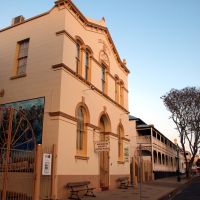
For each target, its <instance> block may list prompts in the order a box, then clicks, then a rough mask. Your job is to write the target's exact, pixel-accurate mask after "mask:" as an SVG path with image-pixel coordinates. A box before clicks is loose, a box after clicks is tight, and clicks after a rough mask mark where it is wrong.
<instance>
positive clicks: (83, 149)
mask: <svg viewBox="0 0 200 200" xmlns="http://www.w3.org/2000/svg"><path fill="white" fill-rule="evenodd" d="M0 44H1V46H0V51H1V53H0V66H1V67H0V91H1V95H0V104H1V107H4V108H5V107H14V108H15V109H16V110H20V112H21V113H22V114H23V116H26V117H27V118H28V120H32V121H31V125H32V126H33V127H34V128H33V131H34V134H35V135H34V143H36V144H41V145H42V146H43V147H51V146H52V145H54V146H55V149H54V152H55V156H53V158H54V159H53V161H52V162H53V165H52V166H53V169H52V173H53V176H52V179H51V186H50V187H51V188H53V189H52V191H51V194H50V196H51V197H52V198H64V197H66V190H65V188H64V186H65V185H66V183H67V182H71V181H79V180H81V181H83V180H87V181H91V184H92V186H94V187H96V188H99V189H102V190H104V189H109V188H114V187H116V179H117V178H118V177H120V176H128V175H129V170H130V164H129V136H128V135H129V128H128V127H129V125H128V124H129V119H128V74H129V70H128V68H127V66H126V61H125V60H123V61H122V60H121V59H120V56H119V54H118V51H117V49H116V47H115V44H114V42H113V40H112V38H111V35H110V33H109V31H108V29H107V27H106V24H105V19H104V18H102V19H101V20H99V21H96V20H91V19H89V18H86V17H85V16H84V15H83V14H82V13H81V12H80V10H78V8H77V7H76V6H75V5H74V4H73V2H72V1H70V0H59V1H56V2H55V6H54V7H53V8H52V9H51V10H50V11H48V12H46V13H43V14H41V15H38V16H35V17H32V18H30V19H27V20H25V19H24V17H22V16H19V17H16V18H14V19H13V21H12V25H11V26H9V27H7V28H4V29H2V30H0ZM14 119H15V120H16V123H20V120H17V119H16V115H15V116H14ZM20 127H21V126H20ZM21 129H22V130H23V127H21ZM22 132H23V131H22ZM17 134H22V133H18V131H17ZM26 136H27V137H25V136H24V137H23V138H25V139H23V140H21V143H22V142H26V143H29V142H27V141H25V140H28V139H29V138H28V135H26ZM1 137H2V136H1ZM12 137H13V140H17V139H16V138H14V137H15V134H14V133H12ZM4 139H5V138H4ZM13 140H12V141H13ZM18 142H19V141H18ZM15 144H16V143H15ZM101 145H103V147H104V148H106V149H107V151H102V149H101V148H100V146H101ZM95 147H96V148H95ZM11 148H13V149H14V150H16V151H22V150H23V151H26V150H29V151H30V150H33V148H34V145H33V142H31V143H30V144H29V145H18V146H16V145H13V146H12V144H11ZM125 152H126V154H125ZM2 159H3V158H2ZM29 167H30V166H29ZM0 178H1V179H0V180H1V181H2V180H3V178H2V173H1V175H0ZM45 180H46V179H45ZM1 183H2V182H1ZM26 185H27V184H26ZM0 186H1V184H0ZM21 186H22V187H21V188H20V185H18V192H20V191H22V190H23V184H21ZM0 189H1V190H2V188H0ZM8 189H9V188H8ZM13 192H15V191H13ZM23 192H24V191H23ZM42 195H43V194H41V196H42ZM47 196H48V195H47Z"/></svg>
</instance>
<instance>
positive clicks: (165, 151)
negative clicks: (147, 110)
mask: <svg viewBox="0 0 200 200" xmlns="http://www.w3.org/2000/svg"><path fill="white" fill-rule="evenodd" d="M129 120H130V124H131V127H130V129H131V130H130V133H131V134H130V152H131V155H130V156H131V160H132V162H133V164H132V165H133V173H132V175H131V179H132V181H134V180H136V181H138V180H139V176H140V174H139V168H142V177H141V178H142V180H143V181H149V180H153V179H158V178H164V177H169V176H175V175H176V174H177V166H178V161H179V164H180V165H179V167H180V172H181V173H184V172H185V164H184V157H183V154H182V153H181V150H180V148H179V155H178V154H177V145H175V144H174V143H173V142H171V141H170V140H169V139H168V138H167V137H166V136H164V134H162V133H161V132H160V131H158V130H157V129H156V128H155V127H154V125H148V124H146V123H145V122H144V121H142V120H141V119H140V118H137V117H133V116H129ZM140 158H141V159H142V163H143V164H141V166H140V160H139V159H140Z"/></svg>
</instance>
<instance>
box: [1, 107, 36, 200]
mask: <svg viewBox="0 0 200 200" xmlns="http://www.w3.org/2000/svg"><path fill="white" fill-rule="evenodd" d="M35 149H36V141H35V135H34V132H33V129H32V127H31V124H30V123H29V121H28V119H27V116H26V114H25V112H24V111H23V110H22V109H19V110H17V109H14V108H5V107H0V200H10V199H12V200H31V199H32V195H33V187H34V186H33V184H34V181H33V178H34V164H35Z"/></svg>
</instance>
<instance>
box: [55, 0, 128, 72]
mask: <svg viewBox="0 0 200 200" xmlns="http://www.w3.org/2000/svg"><path fill="white" fill-rule="evenodd" d="M65 5H66V6H65ZM55 6H56V7H58V8H59V7H60V6H64V8H65V9H68V10H69V11H70V12H73V14H74V15H75V16H76V18H77V19H79V21H80V22H81V23H82V25H84V26H85V27H92V28H95V29H99V30H101V31H103V32H104V33H105V34H106V36H107V39H108V42H109V43H110V47H111V49H112V51H113V52H114V54H115V55H116V59H117V61H118V62H119V64H120V66H121V67H122V68H123V69H124V71H125V72H126V73H127V74H128V73H130V71H129V70H128V68H127V67H126V66H125V65H124V63H123V62H122V61H121V59H120V56H119V53H118V51H117V49H116V47H115V44H114V42H113V40H112V38H111V35H110V32H109V30H108V28H107V27H105V26H102V25H99V24H96V23H93V22H91V21H88V19H87V18H86V17H85V16H84V15H83V14H82V13H81V11H80V10H79V9H78V8H77V7H76V6H75V4H74V3H73V2H72V1H71V0H58V1H56V2H55Z"/></svg>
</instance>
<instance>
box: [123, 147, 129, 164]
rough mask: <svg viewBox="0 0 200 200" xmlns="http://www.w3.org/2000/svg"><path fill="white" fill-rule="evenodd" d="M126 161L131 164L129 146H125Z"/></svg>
mask: <svg viewBox="0 0 200 200" xmlns="http://www.w3.org/2000/svg"><path fill="white" fill-rule="evenodd" d="M124 161H125V162H129V146H128V145H127V144H125V146H124Z"/></svg>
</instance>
